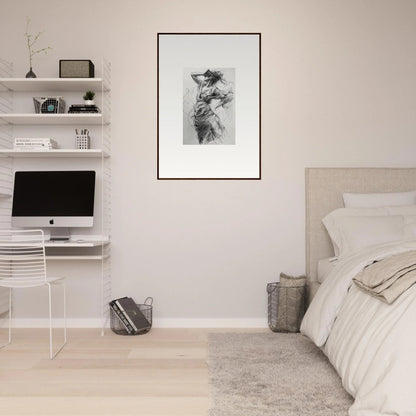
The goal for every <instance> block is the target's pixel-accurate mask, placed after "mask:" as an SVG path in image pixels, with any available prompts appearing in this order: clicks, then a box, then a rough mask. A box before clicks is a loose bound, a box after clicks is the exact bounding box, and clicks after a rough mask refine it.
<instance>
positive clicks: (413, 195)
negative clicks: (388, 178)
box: [342, 191, 416, 208]
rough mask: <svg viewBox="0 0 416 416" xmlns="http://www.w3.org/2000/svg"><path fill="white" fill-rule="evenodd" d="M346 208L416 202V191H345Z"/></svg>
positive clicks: (411, 203) (401, 204)
mask: <svg viewBox="0 0 416 416" xmlns="http://www.w3.org/2000/svg"><path fill="white" fill-rule="evenodd" d="M342 197H343V199H344V206H345V208H375V207H393V206H403V205H415V204H416V191H410V192H388V193H382V194H379V193H374V194H352V193H344V194H343V195H342Z"/></svg>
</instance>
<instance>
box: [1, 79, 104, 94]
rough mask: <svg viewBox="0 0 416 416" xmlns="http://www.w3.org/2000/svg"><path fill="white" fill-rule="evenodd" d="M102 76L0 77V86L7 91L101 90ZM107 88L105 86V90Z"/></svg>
mask: <svg viewBox="0 0 416 416" xmlns="http://www.w3.org/2000/svg"><path fill="white" fill-rule="evenodd" d="M102 84H103V80H102V78H0V86H1V87H3V89H6V90H9V91H21V92H25V91H29V92H33V91H39V92H50V91H56V92H60V91H87V90H92V91H95V92H100V91H101V86H102ZM107 90H108V89H107V88H105V91H107Z"/></svg>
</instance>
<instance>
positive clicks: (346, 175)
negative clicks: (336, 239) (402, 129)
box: [301, 168, 416, 416]
mask: <svg viewBox="0 0 416 416" xmlns="http://www.w3.org/2000/svg"><path fill="white" fill-rule="evenodd" d="M415 189H416V169H413V168H397V169H396V168H310V169H306V268H307V277H308V293H309V301H310V305H309V308H308V311H307V313H306V315H305V318H304V320H303V322H302V327H301V332H302V333H303V334H305V335H307V336H308V337H310V338H311V339H312V340H313V341H314V342H315V344H316V345H318V346H319V347H320V348H321V349H322V350H323V351H324V352H325V354H326V355H327V356H328V358H329V360H330V361H331V363H332V364H333V365H334V367H335V368H336V370H337V371H338V373H339V374H340V376H341V378H342V382H343V385H344V387H345V389H346V390H347V391H348V392H349V393H350V394H351V395H352V396H353V397H354V398H355V402H354V404H353V406H352V407H351V408H350V410H349V415H350V416H387V415H400V416H410V415H412V416H414V415H416V331H415V326H414V325H415V322H416V285H413V286H411V287H410V288H409V289H408V290H406V291H405V292H404V293H403V294H402V295H401V296H400V297H399V298H398V299H397V300H396V301H394V303H392V304H391V305H389V304H386V303H384V302H382V301H380V300H379V299H376V298H375V297H373V296H370V295H368V294H367V293H365V292H364V291H363V290H360V289H359V288H357V287H356V285H354V284H353V282H352V279H353V278H354V276H356V275H357V273H359V272H360V271H361V270H363V269H364V270H365V269H366V268H367V266H370V265H372V264H373V263H374V262H380V261H382V260H384V259H386V258H391V257H392V256H394V255H401V254H403V253H410V257H412V256H413V253H414V254H415V256H416V239H411V238H410V239H406V241H391V242H386V243H383V244H377V245H374V246H369V247H368V248H367V247H366V248H365V249H363V250H359V251H357V252H355V253H352V254H349V255H345V256H343V257H340V258H339V259H338V260H337V261H336V262H334V264H332V262H331V261H330V260H329V261H328V260H327V263H326V264H325V267H324V266H323V265H322V263H321V264H320V269H322V268H325V273H324V274H326V277H325V280H324V281H323V283H322V285H321V284H320V282H319V281H318V263H319V262H320V261H322V260H323V259H330V258H334V254H335V253H334V248H333V244H332V242H331V239H330V238H329V235H328V233H327V231H326V229H325V227H324V225H323V223H322V220H323V219H324V218H325V217H326V216H327V215H328V214H329V213H331V212H332V211H334V210H336V209H338V208H342V207H343V199H342V195H343V193H344V192H355V193H375V192H406V191H412V190H415ZM415 207H416V206H415ZM400 210H401V209H398V212H400ZM412 210H413V209H412ZM412 210H411V211H412ZM411 214H413V212H411ZM415 214H416V211H415ZM391 216H392V218H391V220H393V219H396V218H397V219H398V217H399V216H400V215H396V214H395V213H393V214H392V215H391ZM393 217H394V218H393ZM383 218H384V217H383ZM415 218H416V216H415ZM389 220H390V219H389ZM380 264H381V263H380ZM321 274H322V273H321ZM321 277H322V276H320V279H319V280H322V279H321Z"/></svg>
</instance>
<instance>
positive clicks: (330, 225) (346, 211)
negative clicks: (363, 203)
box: [322, 205, 416, 256]
mask: <svg viewBox="0 0 416 416" xmlns="http://www.w3.org/2000/svg"><path fill="white" fill-rule="evenodd" d="M391 215H403V216H404V221H406V218H409V225H408V226H407V229H408V231H406V232H405V234H406V235H405V236H404V238H405V239H412V238H416V225H415V226H414V234H412V233H413V232H412V230H413V228H412V225H411V224H410V223H411V222H412V221H411V220H412V218H416V205H410V206H403V207H382V208H338V209H336V210H334V211H332V212H330V213H329V214H328V215H327V216H326V217H325V218H324V219H323V220H322V222H323V224H324V225H325V228H326V229H327V231H328V234H329V236H330V237H331V240H332V244H333V246H334V252H335V255H336V256H339V255H340V249H339V248H338V245H337V241H339V239H340V238H339V237H338V222H339V219H340V218H344V217H379V216H391ZM412 236H413V237H412Z"/></svg>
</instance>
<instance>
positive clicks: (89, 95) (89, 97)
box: [82, 91, 95, 101]
mask: <svg viewBox="0 0 416 416" xmlns="http://www.w3.org/2000/svg"><path fill="white" fill-rule="evenodd" d="M94 97H95V92H94V91H87V92H86V93H85V94H84V96H83V97H82V98H83V99H84V100H90V101H92V100H93V99H94Z"/></svg>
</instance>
